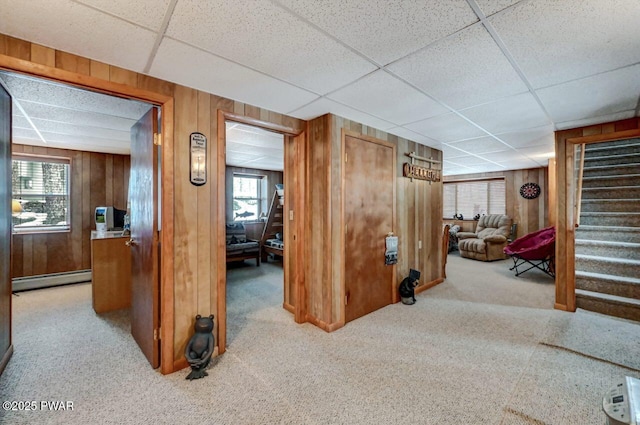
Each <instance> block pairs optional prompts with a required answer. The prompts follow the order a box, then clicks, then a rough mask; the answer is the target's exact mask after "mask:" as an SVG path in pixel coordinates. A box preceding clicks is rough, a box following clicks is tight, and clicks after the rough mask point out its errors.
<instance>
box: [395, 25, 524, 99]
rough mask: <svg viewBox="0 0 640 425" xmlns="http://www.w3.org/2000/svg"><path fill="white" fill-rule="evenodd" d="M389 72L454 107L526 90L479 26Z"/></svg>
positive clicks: (423, 52)
mask: <svg viewBox="0 0 640 425" xmlns="http://www.w3.org/2000/svg"><path fill="white" fill-rule="evenodd" d="M388 70H389V71H391V72H393V73H394V74H397V75H398V76H400V77H402V78H403V79H405V80H407V81H409V82H410V83H412V84H413V85H415V86H416V87H419V88H420V89H422V90H424V91H425V92H427V93H429V94H430V95H432V96H434V97H435V98H436V99H438V100H440V101H442V102H444V103H445V104H447V105H449V106H451V107H453V108H464V107H468V106H473V105H478V104H480V103H484V102H488V101H491V100H495V99H499V98H501V97H505V96H509V95H513V94H517V93H522V92H525V91H527V86H526V85H525V84H524V82H523V81H522V80H521V79H520V76H519V75H518V74H517V73H516V71H515V70H514V69H513V67H512V66H511V64H510V63H509V61H508V60H507V58H506V57H505V56H504V54H503V53H502V51H501V50H500V48H498V46H497V45H496V44H495V42H494V41H493V39H492V38H491V36H490V35H489V33H488V32H487V31H486V29H485V28H484V26H482V25H474V26H472V27H471V28H468V29H465V30H463V31H460V32H459V33H457V34H454V35H452V36H451V37H448V38H446V39H444V40H440V41H438V42H436V43H434V44H432V45H431V46H429V47H427V48H426V49H424V50H421V51H419V52H418V53H416V54H413V55H411V56H408V57H406V58H403V59H401V60H399V61H398V62H396V63H394V64H392V65H390V66H389V67H388Z"/></svg>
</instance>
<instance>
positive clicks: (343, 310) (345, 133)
mask: <svg viewBox="0 0 640 425" xmlns="http://www.w3.org/2000/svg"><path fill="white" fill-rule="evenodd" d="M347 136H349V137H353V138H356V139H361V140H364V141H366V142H370V143H375V144H378V145H381V146H384V147H387V148H391V149H392V151H393V155H392V157H391V160H392V163H393V166H392V167H393V170H392V173H393V194H392V199H393V207H392V210H391V216H392V218H391V223H392V226H393V229H391V230H392V231H393V232H394V235H396V236H398V235H397V234H396V233H395V232H396V231H397V230H396V229H397V228H398V223H397V220H398V215H397V213H396V202H397V200H396V190H397V189H396V186H397V177H398V176H397V174H396V172H397V160H396V158H397V154H396V150H397V147H396V145H395V144H394V143H390V142H387V141H385V140H381V139H377V138H375V137H371V136H367V135H366V134H361V133H358V132H356V131H352V130H347V129H345V128H342V131H341V135H340V180H341V182H340V191H341V192H342V197H341V201H340V229H342V231H341V232H340V253H341V256H340V280H341V282H340V298H339V300H341V302H339V303H338V305H339V306H340V322H339V326H338V327H342V326H344V325H345V324H346V305H345V303H344V302H342V300H344V299H345V296H346V284H347V283H346V280H345V270H346V262H345V248H346V232H345V231H344V229H345V224H346V223H345V217H344V214H345V207H344V200H345V197H344V193H345V183H346V181H345V180H346V176H345V172H346V170H345V167H344V158H345V153H346V139H347ZM392 267H393V272H392V273H391V282H389V285H390V288H389V291H390V294H389V300H390V302H389V304H395V303H397V302H398V301H400V296H399V295H398V293H397V291H396V286H397V285H396V267H397V266H396V265H395V264H394V265H393V266H392Z"/></svg>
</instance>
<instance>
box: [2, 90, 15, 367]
mask: <svg viewBox="0 0 640 425" xmlns="http://www.w3.org/2000/svg"><path fill="white" fill-rule="evenodd" d="M11 352H12V346H11V96H9V93H7V91H6V90H5V89H4V87H2V86H1V85H0V373H2V371H3V370H4V367H5V365H6V363H7V362H8V361H9V357H10V356H11Z"/></svg>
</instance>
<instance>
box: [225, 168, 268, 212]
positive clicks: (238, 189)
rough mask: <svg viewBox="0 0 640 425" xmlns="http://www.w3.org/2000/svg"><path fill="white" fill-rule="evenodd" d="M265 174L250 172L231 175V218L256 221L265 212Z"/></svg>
mask: <svg viewBox="0 0 640 425" xmlns="http://www.w3.org/2000/svg"><path fill="white" fill-rule="evenodd" d="M266 182H267V179H266V178H265V176H256V175H250V174H234V175H233V220H234V221H248V220H251V221H256V220H258V219H259V218H260V215H261V214H262V212H263V211H265V212H266V210H267V207H266V199H265V198H264V194H266Z"/></svg>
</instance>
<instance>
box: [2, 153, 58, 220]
mask: <svg viewBox="0 0 640 425" xmlns="http://www.w3.org/2000/svg"><path fill="white" fill-rule="evenodd" d="M11 167H12V169H11V188H12V196H13V201H14V202H13V205H14V208H13V212H12V223H13V230H14V232H15V233H21V232H37V231H51V230H69V223H70V219H69V210H70V199H69V175H70V174H69V169H70V161H69V159H66V158H45V157H37V158H36V157H33V158H31V157H15V156H14V158H13V160H12V161H11ZM18 205H19V206H18Z"/></svg>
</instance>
